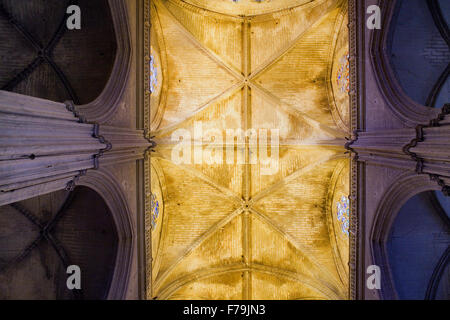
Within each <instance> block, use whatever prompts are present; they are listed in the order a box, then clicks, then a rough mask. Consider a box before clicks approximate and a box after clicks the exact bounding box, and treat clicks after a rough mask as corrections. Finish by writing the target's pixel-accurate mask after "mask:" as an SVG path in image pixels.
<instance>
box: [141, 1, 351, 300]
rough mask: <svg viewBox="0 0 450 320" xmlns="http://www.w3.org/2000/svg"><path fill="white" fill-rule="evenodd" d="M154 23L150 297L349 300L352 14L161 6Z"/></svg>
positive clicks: (326, 7)
mask: <svg viewBox="0 0 450 320" xmlns="http://www.w3.org/2000/svg"><path fill="white" fill-rule="evenodd" d="M286 8H289V9H288V10H284V9H286ZM268 12H270V13H268ZM151 22H152V24H151V25H152V30H151V32H150V34H151V36H152V39H151V42H150V43H151V44H152V47H151V50H152V53H151V54H152V56H153V57H156V58H154V59H155V60H154V61H157V62H158V63H157V64H154V66H155V67H154V68H157V69H158V68H159V69H160V70H157V71H156V72H157V75H158V76H160V77H158V83H157V88H158V91H157V92H158V93H157V95H158V98H156V95H155V94H152V99H151V100H150V101H151V102H150V106H147V110H146V112H147V114H150V120H149V123H146V127H147V130H149V132H150V134H151V136H154V137H155V138H154V140H155V141H156V142H157V147H156V149H155V152H154V153H153V154H152V157H151V160H148V161H147V162H146V169H147V170H146V171H147V177H146V186H147V194H146V197H147V204H148V205H147V209H146V212H147V230H146V231H147V242H148V243H150V242H151V250H150V249H148V250H147V255H148V257H147V258H148V270H149V273H148V278H149V281H148V285H149V287H148V298H149V299H154V298H157V299H345V298H346V297H347V291H348V235H347V234H346V233H345V232H342V230H345V228H344V229H343V226H342V223H345V220H344V218H343V214H344V213H343V211H342V210H339V208H340V207H338V203H340V201H341V202H342V199H343V197H347V196H348V194H349V158H348V155H347V154H346V153H345V148H344V143H345V139H344V138H345V137H346V136H348V135H349V132H348V129H347V128H348V127H349V125H348V113H349V111H348V110H349V101H348V92H347V91H346V83H345V81H346V79H345V72H346V69H345V68H346V61H345V58H346V52H347V51H348V30H347V27H346V26H347V23H348V22H347V7H346V2H345V1H339V0H333V1H332V0H317V1H262V2H258V1H245V0H241V1H238V2H237V3H234V2H233V1H231V0H230V1H226V0H222V1H203V0H190V1H180V0H167V1H162V0H155V1H153V2H152V6H151ZM342 57H344V60H343V58H342ZM150 80H151V78H149V81H150ZM239 129H242V132H244V133H245V132H247V133H253V135H249V136H248V137H247V138H245V136H242V137H240V136H239V131H238V130H239ZM227 130H228V131H227ZM252 130H253V131H252ZM230 132H231V133H230ZM233 134H236V137H234V136H233ZM266 134H267V137H266V136H265V135H266ZM229 137H230V139H228V138H229ZM241 138H242V139H241ZM266 138H267V141H270V142H272V144H271V145H269V146H265V145H264V143H263V142H264V141H265V140H266ZM276 141H278V144H276V143H275V142H276ZM266 153H267V154H266ZM270 159H272V161H270ZM266 160H267V161H266ZM344 200H345V199H344ZM152 203H153V205H151V204H152ZM156 203H157V205H156ZM156 206H157V210H156ZM338 213H339V216H338ZM150 240H151V241H150Z"/></svg>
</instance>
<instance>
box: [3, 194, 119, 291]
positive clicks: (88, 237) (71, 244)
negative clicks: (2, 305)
mask: <svg viewBox="0 0 450 320" xmlns="http://www.w3.org/2000/svg"><path fill="white" fill-rule="evenodd" d="M24 218H25V219H24ZM0 224H1V225H2V230H1V231H2V232H1V234H0V239H1V245H0V298H1V299H15V298H19V299H23V298H32V299H47V298H49V299H55V298H57V299H104V298H106V297H107V294H108V291H109V287H110V284H111V280H112V275H113V272H114V266H115V259H116V252H117V245H118V235H117V231H116V229H115V224H114V221H113V218H112V215H111V212H110V210H109V209H108V207H107V206H106V204H105V202H104V201H103V199H102V198H101V197H100V196H99V195H98V194H97V193H96V192H94V191H93V190H92V189H89V188H87V187H78V188H76V189H75V191H73V192H70V193H68V192H65V191H58V192H55V193H53V194H49V195H46V196H41V197H37V198H34V199H29V200H25V201H21V202H19V203H13V204H11V205H9V206H4V207H0ZM72 264H74V265H78V266H79V267H80V269H81V280H82V281H81V290H76V289H74V290H68V289H67V287H66V280H67V277H68V276H69V275H68V274H66V270H67V267H68V266H69V265H72ZM27 272H31V273H32V280H31V281H27V279H28V275H27V274H26V273H27ZM8 279H10V280H11V281H7V280H8ZM37 288H39V289H37Z"/></svg>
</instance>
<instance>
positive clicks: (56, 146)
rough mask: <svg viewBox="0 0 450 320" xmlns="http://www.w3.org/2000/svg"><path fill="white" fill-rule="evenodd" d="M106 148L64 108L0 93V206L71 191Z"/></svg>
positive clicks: (70, 109)
mask: <svg viewBox="0 0 450 320" xmlns="http://www.w3.org/2000/svg"><path fill="white" fill-rule="evenodd" d="M110 148H111V145H110V144H109V143H108V142H107V141H106V140H105V139H103V137H101V136H100V135H99V134H98V130H97V131H96V125H95V124H88V123H85V122H84V121H83V119H82V118H81V117H80V116H79V115H78V114H77V113H76V112H75V111H74V109H73V106H72V105H71V104H70V103H66V104H64V103H58V102H53V101H49V100H45V99H39V98H34V97H30V96H25V95H21V94H16V93H11V92H6V91H0V205H4V204H8V203H12V202H16V201H20V200H23V199H27V198H31V197H34V196H38V195H41V194H45V193H49V192H53V191H56V190H61V189H68V190H70V189H72V188H73V186H74V183H75V182H76V180H77V178H78V177H79V176H81V175H83V174H84V173H85V172H86V170H88V169H92V168H95V167H96V166H97V165H98V157H99V155H101V154H102V153H103V152H104V151H106V150H108V149H110Z"/></svg>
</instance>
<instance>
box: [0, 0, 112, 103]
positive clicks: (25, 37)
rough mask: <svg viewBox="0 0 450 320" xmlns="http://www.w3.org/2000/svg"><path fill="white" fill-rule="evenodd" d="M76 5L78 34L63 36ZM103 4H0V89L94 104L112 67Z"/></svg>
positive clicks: (53, 0) (17, 0)
mask: <svg viewBox="0 0 450 320" xmlns="http://www.w3.org/2000/svg"><path fill="white" fill-rule="evenodd" d="M71 4H78V5H79V6H80V9H81V30H68V29H67V27H66V19H67V16H68V15H67V14H66V9H67V7H68V6H69V5H71ZM115 39H116V38H115V34H114V27H113V22H112V17H111V13H110V9H109V6H108V1H107V0H96V1H89V0H79V1H61V0H45V1H44V0H37V1H24V0H0V61H1V64H0V89H1V90H8V91H14V92H17V93H22V94H27V95H31V96H36V97H40V98H45V99H50V100H55V101H60V102H62V101H64V100H72V101H74V103H75V104H85V103H88V102H91V101H93V100H94V99H95V98H96V97H97V96H99V95H100V93H101V91H102V90H103V88H104V86H105V84H106V82H107V80H108V78H109V75H110V73H111V70H112V66H113V64H114V58H115V54H116V42H115V41H116V40H115Z"/></svg>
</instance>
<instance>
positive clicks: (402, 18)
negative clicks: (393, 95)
mask: <svg viewBox="0 0 450 320" xmlns="http://www.w3.org/2000/svg"><path fill="white" fill-rule="evenodd" d="M390 29H391V30H390V37H389V46H388V52H389V57H390V61H391V64H392V68H393V70H394V72H395V74H396V77H397V80H398V81H399V83H400V85H401V86H402V88H403V90H404V91H405V93H406V94H407V95H408V96H409V97H410V98H411V99H412V100H414V101H415V102H417V103H419V104H421V105H424V106H428V107H436V108H441V107H442V103H437V102H438V100H439V99H438V98H439V95H440V94H441V92H442V90H443V89H444V90H445V88H446V86H445V84H446V83H447V81H448V77H449V73H450V49H449V45H450V36H449V34H450V33H449V27H448V22H447V21H446V19H445V17H444V14H443V12H442V8H441V4H440V2H439V1H437V0H426V1H423V0H408V1H406V0H399V1H397V2H396V8H395V13H394V16H393V22H392V23H391V27H390Z"/></svg>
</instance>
